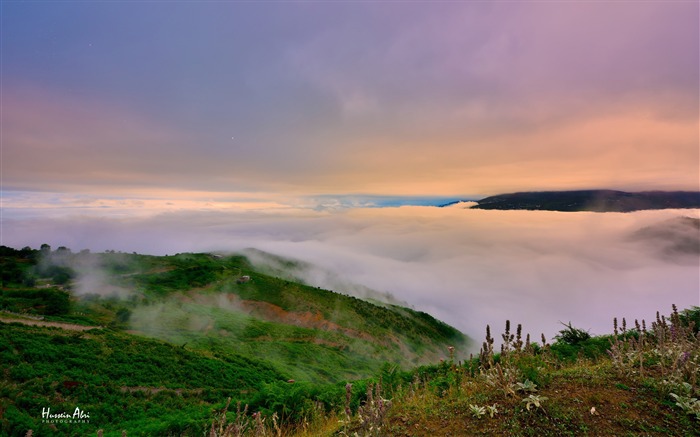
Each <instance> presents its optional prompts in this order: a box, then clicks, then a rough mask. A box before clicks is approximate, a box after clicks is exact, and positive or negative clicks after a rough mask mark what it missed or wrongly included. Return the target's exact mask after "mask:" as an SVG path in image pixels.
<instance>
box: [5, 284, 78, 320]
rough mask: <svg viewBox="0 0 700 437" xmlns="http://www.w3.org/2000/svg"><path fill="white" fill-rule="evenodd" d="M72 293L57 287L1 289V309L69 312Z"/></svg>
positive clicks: (29, 311)
mask: <svg viewBox="0 0 700 437" xmlns="http://www.w3.org/2000/svg"><path fill="white" fill-rule="evenodd" d="M70 308H71V301H70V294H68V292H66V291H63V290H59V289H55V288H40V289H32V288H14V289H4V290H2V289H0V309H3V310H6V311H12V312H15V313H33V314H44V315H63V314H68V312H69V311H70Z"/></svg>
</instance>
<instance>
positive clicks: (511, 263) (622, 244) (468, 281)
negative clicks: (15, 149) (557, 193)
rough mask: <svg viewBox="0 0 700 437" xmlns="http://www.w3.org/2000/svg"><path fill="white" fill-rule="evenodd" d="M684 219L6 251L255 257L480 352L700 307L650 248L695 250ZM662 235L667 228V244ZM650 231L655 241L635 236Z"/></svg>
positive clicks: (76, 227) (378, 225) (456, 220)
mask: <svg viewBox="0 0 700 437" xmlns="http://www.w3.org/2000/svg"><path fill="white" fill-rule="evenodd" d="M679 216H691V217H696V218H698V217H700V211H698V210H686V211H682V210H664V211H644V212H636V213H630V214H615V213H603V214H601V213H556V212H547V211H541V212H533V211H481V210H469V209H463V208H461V207H460V206H456V207H451V208H431V207H400V208H380V209H376V208H375V209H353V210H344V211H340V212H317V211H309V210H306V211H285V212H279V211H278V212H277V213H272V212H266V213H255V212H239V213H234V212H225V213H223V212H200V213H193V212H189V213H187V212H179V213H168V214H162V215H159V216H155V217H150V218H140V219H135V218H131V219H126V218H125V219H114V218H112V219H107V218H102V219H94V218H92V219H89V218H86V217H84V218H82V219H81V218H79V217H73V218H70V219H41V218H35V219H27V220H10V221H7V222H6V223H5V225H4V231H5V234H4V240H5V244H9V245H14V246H17V247H22V246H24V245H30V246H33V247H38V246H39V245H40V244H42V243H49V244H51V245H52V246H55V247H58V246H60V245H65V246H68V247H70V248H72V249H74V250H79V249H82V248H89V249H91V250H93V251H100V250H108V249H111V250H120V251H125V252H132V251H137V252H142V253H151V254H166V253H170V254H173V253H176V252H185V251H211V250H221V251H234V250H240V249H244V248H247V247H254V248H257V249H261V250H264V251H268V252H271V253H274V254H278V255H283V256H288V257H292V258H296V259H300V260H304V261H307V262H309V263H312V264H313V265H316V266H318V270H314V269H311V270H309V274H308V277H307V280H308V281H309V282H311V283H313V284H315V285H320V286H325V287H329V288H334V289H336V290H337V291H340V292H345V293H352V292H355V291H356V290H361V289H362V287H355V286H353V285H351V284H358V285H360V286H364V287H369V288H371V289H374V290H377V291H379V292H388V293H391V294H392V295H393V296H395V298H396V299H398V300H401V301H405V302H407V303H408V304H409V305H412V306H414V307H415V308H417V309H420V310H422V311H426V312H429V313H430V314H432V315H434V316H436V317H438V318H440V319H442V320H445V321H447V322H448V323H450V324H452V325H453V326H455V327H457V328H459V329H461V330H463V331H464V332H465V333H467V334H469V335H471V336H473V337H476V338H477V339H479V338H481V337H482V336H483V330H484V328H485V325H486V324H487V323H488V324H491V326H492V328H493V329H495V330H498V329H501V327H502V326H503V324H504V323H505V320H507V319H509V320H511V322H512V323H523V326H524V329H525V331H526V332H530V333H532V334H533V336H536V337H537V338H539V334H540V333H541V332H544V333H545V334H546V335H547V336H548V337H550V338H551V337H553V336H554V334H556V333H557V331H558V330H559V329H561V326H560V325H559V321H561V322H569V321H571V322H572V323H573V324H574V326H577V327H581V328H583V329H590V330H591V331H592V332H593V333H606V332H609V330H610V327H611V322H612V318H613V317H627V318H628V319H629V320H630V322H631V320H632V319H634V318H647V319H650V318H652V317H653V316H654V314H655V312H656V311H657V310H658V311H661V312H662V313H667V312H668V311H670V305H671V304H672V303H675V304H677V305H678V306H679V307H681V308H684V307H689V306H691V305H700V275H699V271H698V261H700V260H699V259H698V251H697V250H696V251H693V250H685V251H675V252H669V251H668V250H667V248H668V245H666V244H662V243H663V242H661V243H660V242H659V240H658V239H659V238H663V233H664V232H671V233H672V234H673V242H672V243H673V244H676V243H677V242H678V241H680V240H681V239H682V240H683V241H684V242H685V243H684V244H685V247H688V245H691V246H697V245H699V244H700V236H699V235H698V229H697V227H693V226H695V224H694V222H692V221H691V222H692V223H691V224H692V225H693V226H690V227H687V226H686V227H683V229H682V230H679V226H680V225H682V224H683V222H679V221H677V220H671V221H668V220H669V219H673V218H676V217H679ZM660 223H661V225H660ZM664 223H670V224H671V225H672V226H671V225H669V226H671V228H669V229H668V230H667V231H664V230H663V229H662V228H664V229H665V226H666V225H665V224H664ZM650 227H651V229H654V230H655V231H654V233H653V237H654V238H646V237H644V235H646V234H645V233H644V232H642V233H641V234H639V232H638V231H639V230H640V229H646V228H650ZM640 235H641V237H640ZM659 235H662V236H661V237H659ZM328 272H330V274H329V273H328Z"/></svg>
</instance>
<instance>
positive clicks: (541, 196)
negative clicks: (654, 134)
mask: <svg viewBox="0 0 700 437" xmlns="http://www.w3.org/2000/svg"><path fill="white" fill-rule="evenodd" d="M472 208H475V209H499V210H543V211H593V212H632V211H640V210H649V209H676V208H679V209H686V208H700V192H699V191H641V192H634V193H631V192H625V191H615V190H575V191H530V192H519V193H509V194H499V195H497V196H490V197H486V198H484V199H481V200H478V201H477V205H475V206H473V207H472Z"/></svg>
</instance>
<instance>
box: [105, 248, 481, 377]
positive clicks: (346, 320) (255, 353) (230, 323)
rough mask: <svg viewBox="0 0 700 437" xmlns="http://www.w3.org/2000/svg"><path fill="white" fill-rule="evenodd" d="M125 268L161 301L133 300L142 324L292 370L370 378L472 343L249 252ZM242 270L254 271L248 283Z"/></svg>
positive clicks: (131, 282) (416, 315)
mask: <svg viewBox="0 0 700 437" xmlns="http://www.w3.org/2000/svg"><path fill="white" fill-rule="evenodd" d="M127 260H128V258H127ZM128 262H131V261H128ZM144 265H145V266H147V268H146V269H144V267H143V266H144ZM135 269H140V270H136V272H139V271H141V273H136V274H134V273H133V271H134V270H135ZM120 270H121V271H122V272H124V273H121V279H120V280H121V281H122V284H121V285H122V286H123V287H125V288H130V289H136V290H142V292H143V294H144V296H145V299H147V300H148V301H149V302H150V303H152V304H151V305H145V306H143V305H138V306H134V308H133V316H132V318H131V328H132V329H134V330H135V331H136V332H139V333H142V334H145V335H149V336H153V337H156V338H160V339H164V340H167V341H170V342H173V343H175V344H185V343H186V344H187V347H190V348H198V349H204V350H212V349H213V350H235V351H237V352H238V353H241V354H243V355H246V356H250V357H258V358H264V359H266V360H269V361H272V362H273V363H275V365H277V366H278V367H279V368H280V369H281V370H283V371H284V372H285V373H286V374H287V375H289V377H290V378H295V379H301V380H310V381H317V382H334V381H342V380H346V379H348V378H359V377H366V376H369V375H371V374H373V373H374V372H375V371H376V370H377V369H378V368H379V367H380V366H381V365H382V363H384V362H386V361H391V362H399V363H400V364H401V365H402V366H406V367H408V366H413V365H417V364H421V363H425V362H428V361H430V360H434V359H436V358H437V357H439V356H442V354H443V351H444V350H445V349H446V347H447V346H448V345H453V344H456V345H464V344H465V343H466V341H467V339H466V338H465V337H464V336H463V335H462V334H461V333H459V332H458V331H457V330H455V329H454V328H451V327H449V326H448V325H445V324H444V323H442V322H439V321H437V320H435V319H434V318H432V317H431V316H429V315H427V314H425V313H420V312H416V311H413V310H410V309H407V308H400V307H397V306H392V305H375V304H372V303H369V302H367V301H364V300H361V299H357V298H354V297H351V296H345V295H342V294H339V293H334V292H331V291H328V290H322V289H319V288H314V287H310V286H306V285H303V284H299V283H296V282H292V281H288V280H284V279H279V278H275V277H271V276H268V275H265V274H262V273H259V272H258V271H256V270H254V269H253V268H252V266H251V265H250V264H249V263H248V262H247V260H246V259H245V258H244V257H241V256H230V257H214V256H211V255H207V254H183V255H178V256H175V257H166V258H156V257H152V258H143V257H141V259H140V260H139V262H138V263H132V264H131V265H129V264H126V266H125V267H121V268H120ZM242 276H249V277H250V278H251V279H250V280H249V281H248V282H245V283H239V281H238V279H239V278H240V277H242ZM115 279H116V278H115Z"/></svg>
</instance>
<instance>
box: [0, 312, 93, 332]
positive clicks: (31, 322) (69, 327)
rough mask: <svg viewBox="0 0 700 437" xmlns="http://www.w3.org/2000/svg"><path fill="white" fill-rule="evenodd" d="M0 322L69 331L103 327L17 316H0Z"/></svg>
mask: <svg viewBox="0 0 700 437" xmlns="http://www.w3.org/2000/svg"><path fill="white" fill-rule="evenodd" d="M0 322H2V323H21V324H23V325H31V326H47V327H52V328H61V329H67V330H69V331H89V330H90V329H102V327H101V326H85V325H76V324H73V323H62V322H46V321H43V320H29V319H16V318H12V317H2V316H0Z"/></svg>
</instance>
